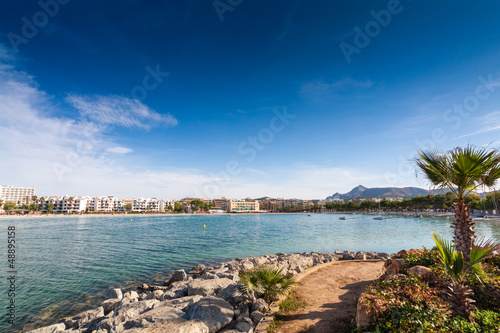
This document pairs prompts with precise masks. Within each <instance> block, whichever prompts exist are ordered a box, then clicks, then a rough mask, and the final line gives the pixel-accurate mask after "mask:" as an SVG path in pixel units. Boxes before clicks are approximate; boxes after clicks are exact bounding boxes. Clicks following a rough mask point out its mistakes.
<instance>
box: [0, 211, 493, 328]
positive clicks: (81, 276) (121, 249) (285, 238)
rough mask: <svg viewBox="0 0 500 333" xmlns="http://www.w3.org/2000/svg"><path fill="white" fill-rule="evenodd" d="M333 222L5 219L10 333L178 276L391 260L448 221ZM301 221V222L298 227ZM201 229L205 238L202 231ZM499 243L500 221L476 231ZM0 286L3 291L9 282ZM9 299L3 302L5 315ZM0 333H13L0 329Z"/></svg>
mask: <svg viewBox="0 0 500 333" xmlns="http://www.w3.org/2000/svg"><path fill="white" fill-rule="evenodd" d="M351 217H352V219H348V220H339V215H335V214H312V215H311V216H307V215H305V214H290V215H253V216H252V215H249V216H230V215H227V216H169V217H160V216H157V217H155V216H134V218H133V222H130V217H127V216H109V217H87V216H79V217H60V218H27V219H15V220H13V219H11V220H7V219H2V220H0V224H1V225H2V228H3V230H6V227H7V226H8V225H15V226H16V229H17V233H16V236H17V245H18V249H17V256H18V257H17V259H18V262H17V270H18V281H17V287H18V293H17V294H16V304H17V305H18V307H17V315H18V316H17V318H16V320H17V323H18V324H17V325H16V327H15V329H17V330H20V329H22V328H23V326H26V325H31V327H36V326H40V325H42V324H43V325H47V324H50V323H54V322H57V319H58V318H61V317H64V316H68V315H70V314H74V313H77V312H80V311H83V310H86V309H88V308H92V307H95V306H96V305H97V304H99V302H101V301H102V300H103V299H105V298H106V296H107V295H106V294H107V292H108V291H109V289H111V288H114V287H125V288H130V287H132V286H135V285H137V284H138V283H142V282H152V281H155V282H156V283H158V282H161V281H163V280H164V279H166V278H167V277H168V275H169V274H170V273H171V272H172V271H173V270H174V269H178V268H185V269H189V268H191V267H192V266H193V265H195V264H198V263H215V262H217V261H222V260H228V259H230V258H234V257H248V256H257V255H262V254H272V253H277V252H305V251H307V252H310V251H318V252H333V251H335V250H337V249H338V250H350V251H359V250H366V251H379V252H390V253H394V252H397V251H399V250H401V249H410V248H420V247H422V246H426V247H432V246H433V241H432V237H431V235H430V232H431V231H437V232H439V233H441V234H442V235H444V236H446V237H448V238H451V237H452V236H453V235H452V232H453V229H451V228H450V224H451V220H449V219H443V218H422V219H415V218H413V217H392V218H390V219H389V220H382V221H377V220H373V216H365V215H355V216H351ZM301 222H302V223H301ZM204 224H205V225H206V227H207V228H206V229H205V230H204V229H203V225H204ZM476 233H477V235H478V236H487V237H491V236H495V237H496V238H497V239H500V223H499V222H483V221H480V222H478V223H477V224H476ZM1 284H2V285H0V287H1V288H2V290H6V289H7V286H6V281H3V279H2V282H1ZM6 301H7V298H5V297H1V298H0V307H1V308H4V309H5V308H6V306H7V303H6ZM0 331H1V332H4V331H5V332H7V331H9V332H10V331H12V327H11V326H7V323H6V322H2V323H0Z"/></svg>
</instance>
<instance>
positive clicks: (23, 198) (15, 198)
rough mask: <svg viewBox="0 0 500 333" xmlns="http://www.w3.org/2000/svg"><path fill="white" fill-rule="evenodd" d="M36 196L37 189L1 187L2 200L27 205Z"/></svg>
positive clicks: (0, 195) (0, 198) (0, 196)
mask: <svg viewBox="0 0 500 333" xmlns="http://www.w3.org/2000/svg"><path fill="white" fill-rule="evenodd" d="M34 195H35V187H15V186H12V185H10V186H0V200H3V202H4V203H6V202H8V201H12V202H14V203H16V204H21V205H25V204H28V202H30V201H31V198H32V197H33V196H34Z"/></svg>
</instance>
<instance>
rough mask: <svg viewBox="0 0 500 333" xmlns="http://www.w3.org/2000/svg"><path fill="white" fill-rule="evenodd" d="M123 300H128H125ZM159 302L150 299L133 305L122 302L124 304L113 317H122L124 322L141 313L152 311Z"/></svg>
mask: <svg viewBox="0 0 500 333" xmlns="http://www.w3.org/2000/svg"><path fill="white" fill-rule="evenodd" d="M123 300H127V299H126V298H124V299H123ZM159 302H160V301H158V300H156V299H150V300H145V301H140V302H133V303H128V302H127V301H126V302H123V301H122V304H121V305H120V306H119V307H118V308H117V309H116V310H115V311H114V312H113V317H122V318H123V319H124V320H128V319H131V318H134V317H137V316H138V315H140V314H141V313H143V312H146V311H148V310H150V309H152V308H153V306H154V305H155V304H157V303H159Z"/></svg>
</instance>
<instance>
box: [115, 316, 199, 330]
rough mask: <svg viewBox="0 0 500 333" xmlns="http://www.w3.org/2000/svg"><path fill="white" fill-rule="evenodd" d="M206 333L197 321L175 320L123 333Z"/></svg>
mask: <svg viewBox="0 0 500 333" xmlns="http://www.w3.org/2000/svg"><path fill="white" fill-rule="evenodd" d="M146 332H147V333H167V332H168V333H208V332H209V330H208V327H207V325H205V324H204V323H203V322H201V321H199V320H189V321H188V320H185V319H176V320H170V321H166V322H162V323H158V324H154V325H151V326H149V327H148V328H146V329H144V328H131V329H127V330H125V331H123V333H146Z"/></svg>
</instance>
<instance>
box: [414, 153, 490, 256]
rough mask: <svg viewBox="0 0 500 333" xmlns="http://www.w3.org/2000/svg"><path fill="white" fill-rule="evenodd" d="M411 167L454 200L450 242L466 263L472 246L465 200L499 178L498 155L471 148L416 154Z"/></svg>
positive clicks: (467, 208) (472, 241) (471, 229)
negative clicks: (445, 191)
mask: <svg viewBox="0 0 500 333" xmlns="http://www.w3.org/2000/svg"><path fill="white" fill-rule="evenodd" d="M418 154H419V156H420V157H419V158H417V159H416V160H415V164H416V165H417V167H418V169H417V170H419V171H420V172H421V173H422V174H423V176H424V177H425V178H426V179H427V180H429V181H430V182H431V183H432V184H433V185H435V186H436V187H437V188H441V189H449V190H450V191H451V192H452V193H453V194H454V195H455V196H456V198H457V201H456V202H455V203H454V204H453V207H454V209H455V222H454V223H453V226H452V227H453V228H455V237H454V239H453V241H454V243H455V246H456V248H457V250H458V251H459V252H462V253H463V256H464V259H465V261H466V262H470V251H471V249H472V247H473V245H474V242H475V235H474V222H473V221H472V218H471V217H470V212H469V205H468V204H467V203H466V202H465V197H466V196H467V194H469V193H470V192H472V191H475V190H476V189H478V188H480V187H483V188H484V187H486V188H490V187H492V186H494V185H495V183H496V181H497V180H498V179H499V178H500V154H499V153H498V151H496V150H493V151H487V150H486V149H485V148H483V147H475V146H472V145H469V146H467V147H466V148H461V147H457V148H454V149H452V150H450V151H448V152H447V153H444V154H443V153H439V152H437V151H427V152H424V151H422V150H420V151H419V152H418Z"/></svg>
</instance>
